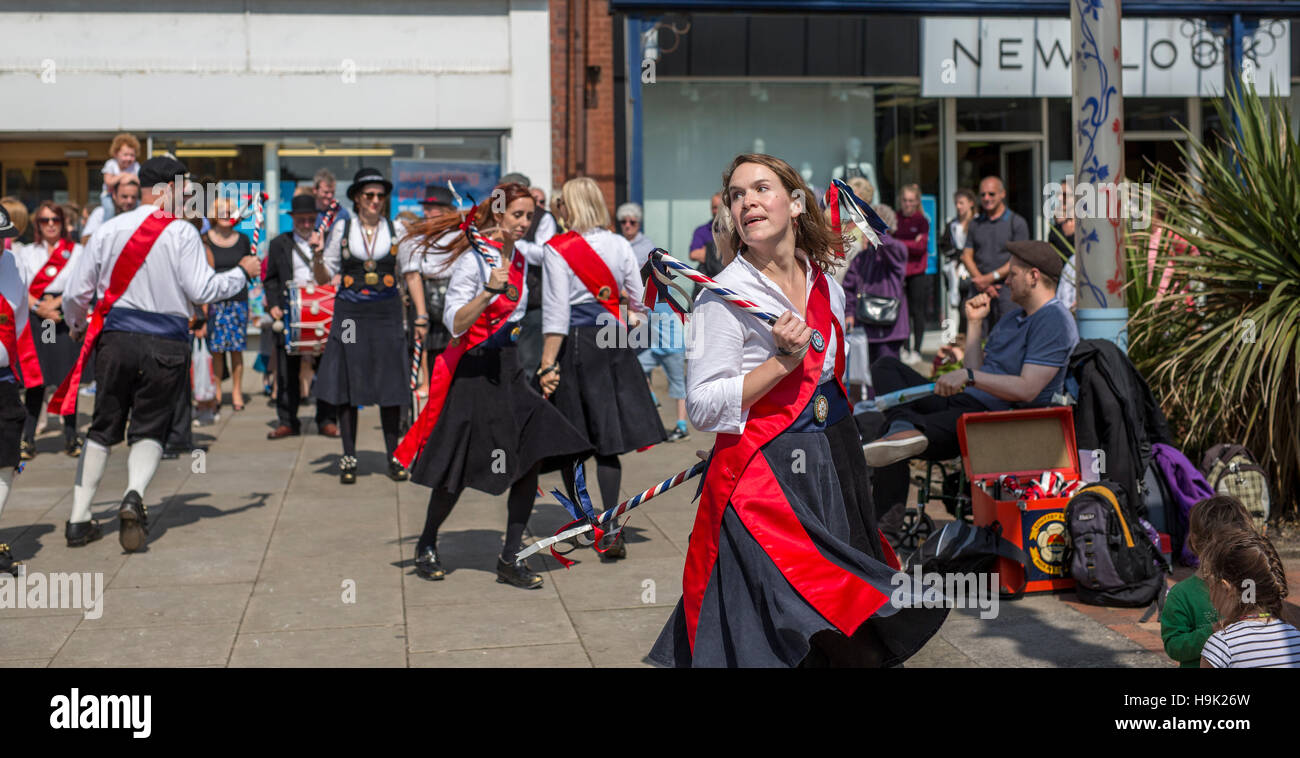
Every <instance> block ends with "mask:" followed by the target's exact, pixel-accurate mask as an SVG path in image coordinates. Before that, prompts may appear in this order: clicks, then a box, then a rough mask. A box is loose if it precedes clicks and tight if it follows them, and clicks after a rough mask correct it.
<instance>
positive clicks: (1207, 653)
mask: <svg viewBox="0 0 1300 758" xmlns="http://www.w3.org/2000/svg"><path fill="white" fill-rule="evenodd" d="M1201 657H1202V658H1204V659H1205V660H1207V661H1209V663H1210V665H1211V666H1213V667H1215V668H1216V669H1226V668H1230V667H1231V666H1232V651H1230V650H1229V649H1228V645H1227V642H1226V641H1225V640H1224V634H1223V632H1222V631H1218V632H1215V633H1214V634H1211V635H1210V638H1209V639H1207V640H1206V641H1205V646H1204V647H1202V648H1201Z"/></svg>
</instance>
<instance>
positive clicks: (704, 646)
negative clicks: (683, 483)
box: [648, 415, 948, 667]
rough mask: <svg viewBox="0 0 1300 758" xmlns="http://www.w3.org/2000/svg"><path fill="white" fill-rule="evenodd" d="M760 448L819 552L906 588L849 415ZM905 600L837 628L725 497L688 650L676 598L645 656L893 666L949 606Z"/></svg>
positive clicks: (693, 662)
mask: <svg viewBox="0 0 1300 758" xmlns="http://www.w3.org/2000/svg"><path fill="white" fill-rule="evenodd" d="M855 452H856V454H854V453H855ZM761 454H762V455H763V456H764V458H765V459H766V460H767V463H768V465H769V466H770V467H771V469H772V472H773V475H774V476H775V477H776V480H777V482H778V483H779V484H780V486H781V490H782V492H783V493H784V494H785V497H786V499H787V501H789V503H790V506H791V508H792V509H793V511H794V514H795V516H796V517H797V518H798V519H799V523H800V524H801V525H802V526H803V528H804V530H805V531H806V532H807V534H808V536H809V537H810V538H811V539H812V542H813V544H814V545H815V546H816V548H817V550H818V552H820V553H821V555H822V556H824V557H825V558H826V559H827V560H828V561H830V562H832V563H834V564H836V565H837V566H839V567H841V568H843V569H846V570H847V571H849V572H851V573H852V574H854V575H856V576H858V577H860V578H862V579H864V580H866V581H867V582H868V583H870V584H871V585H872V586H874V587H875V588H876V589H877V590H878V591H880V592H882V593H883V594H884V595H885V596H886V597H887V598H895V597H897V596H896V595H895V593H896V592H905V591H907V590H906V589H898V588H896V586H895V585H894V583H893V579H894V577H895V576H896V575H897V572H896V571H895V570H894V569H892V568H890V567H889V566H888V565H886V564H885V563H884V549H883V547H882V546H881V543H880V537H879V535H878V534H877V533H876V525H875V517H874V515H873V514H874V510H873V508H872V505H871V493H870V491H869V486H868V485H867V465H866V460H865V459H864V458H863V456H862V448H861V442H860V438H859V437H858V432H857V427H856V425H855V423H854V421H853V417H852V416H851V415H850V416H847V417H845V418H844V419H842V420H841V421H839V422H837V423H835V424H833V425H831V426H830V427H828V428H827V429H826V431H825V432H798V433H796V432H786V433H785V434H782V435H780V436H779V437H777V438H776V439H774V440H772V441H771V442H769V443H768V444H767V446H765V447H764V448H763V449H762V451H761ZM796 455H798V456H799V457H802V458H804V460H806V463H807V465H806V467H805V468H804V469H803V470H802V471H800V472H794V467H792V466H791V465H790V461H791V460H792V459H793V458H794V457H796ZM805 456H806V457H805ZM909 594H910V593H909ZM909 603H911V604H913V605H919V604H920V599H919V598H915V600H913V599H912V598H910V597H909V598H908V601H907V602H900V603H898V604H897V607H896V606H895V605H894V604H893V603H891V602H886V603H885V604H884V605H883V606H881V607H880V608H879V609H878V610H877V611H876V612H875V614H874V615H873V616H871V618H869V619H868V620H867V621H866V622H865V623H863V624H862V625H861V626H860V627H859V628H858V629H857V630H856V631H855V632H854V634H853V635H852V636H845V635H844V634H842V633H840V632H839V631H838V630H836V629H835V627H834V625H833V624H831V622H830V621H828V620H827V619H826V618H825V617H824V616H822V615H821V613H819V612H818V611H817V609H816V608H814V607H813V605H812V604H811V603H809V602H808V601H807V600H806V599H804V597H803V596H802V595H800V594H799V593H798V592H797V591H796V590H795V588H794V586H793V585H792V584H790V581H789V580H787V579H786V577H785V575H784V574H783V573H782V572H781V569H780V568H778V567H777V565H776V564H775V563H774V562H773V559H772V558H771V556H769V555H768V553H767V552H766V551H765V550H764V549H763V547H762V546H761V545H760V544H759V543H758V541H757V540H756V539H755V538H754V536H753V535H752V534H751V533H750V532H749V530H748V529H746V528H745V525H744V523H743V522H742V520H741V518H740V516H738V515H737V513H736V511H735V509H734V506H733V505H732V504H730V503H728V505H727V507H726V510H725V511H724V513H723V517H722V524H721V529H720V534H719V536H718V552H717V560H716V562H715V563H714V566H713V571H712V573H711V574H710V576H709V580H708V585H707V589H706V590H705V593H704V600H703V605H702V606H701V608H700V615H699V619H698V622H697V626H696V632H695V648H694V651H693V652H692V650H691V646H690V642H689V637H688V635H687V628H686V613H685V608H684V600H682V601H678V603H677V608H676V610H675V611H674V612H673V615H672V617H671V618H670V619H669V620H668V623H667V625H666V626H665V627H664V629H663V631H662V632H661V633H660V635H659V639H658V641H657V642H655V645H654V648H653V649H652V650H651V652H650V655H649V656H648V658H649V660H650V662H652V663H655V664H658V665H660V666H672V667H724V666H726V667H793V666H798V665H801V664H802V665H805V666H808V665H840V666H862V665H874V666H892V665H897V664H898V663H901V662H902V661H904V660H906V659H907V658H909V657H910V656H911V655H912V654H914V653H915V652H916V651H917V650H920V649H921V647H922V646H923V645H924V644H925V643H926V642H927V641H928V640H929V639H930V637H932V636H933V635H934V634H935V632H937V631H938V630H939V627H940V626H941V625H942V624H943V622H944V619H945V618H946V617H947V613H948V609H947V608H921V607H911V608H908V607H905V606H906V605H908V604H909ZM826 651H832V652H830V653H827V652H826Z"/></svg>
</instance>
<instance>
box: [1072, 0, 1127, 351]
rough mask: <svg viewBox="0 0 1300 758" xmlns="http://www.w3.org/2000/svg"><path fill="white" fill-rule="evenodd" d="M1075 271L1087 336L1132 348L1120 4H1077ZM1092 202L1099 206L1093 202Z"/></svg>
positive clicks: (1093, 0) (1105, 0)
mask: <svg viewBox="0 0 1300 758" xmlns="http://www.w3.org/2000/svg"><path fill="white" fill-rule="evenodd" d="M1070 30H1071V38H1072V45H1073V50H1074V65H1073V66H1071V67H1070V69H1071V76H1072V77H1073V91H1074V103H1073V106H1074V108H1073V113H1074V128H1075V142H1074V178H1075V184H1076V191H1075V193H1074V194H1075V201H1076V210H1077V211H1078V212H1079V213H1078V218H1076V220H1075V227H1074V228H1075V232H1074V247H1075V257H1074V260H1075V268H1076V270H1077V272H1078V291H1079V295H1078V298H1079V300H1078V303H1079V305H1078V318H1079V336H1080V337H1081V338H1083V339H1107V340H1111V341H1112V342H1114V343H1116V344H1117V345H1119V346H1120V347H1121V348H1123V347H1125V346H1126V344H1127V336H1126V331H1125V325H1126V323H1127V321H1128V309H1127V308H1126V307H1125V304H1124V295H1123V292H1122V291H1121V290H1122V288H1123V285H1124V260H1123V255H1124V226H1123V219H1122V216H1123V213H1124V212H1123V208H1122V205H1121V204H1122V201H1123V197H1122V196H1121V195H1122V194H1123V193H1117V187H1118V186H1119V185H1120V183H1122V182H1123V181H1124V93H1123V81H1122V79H1123V77H1122V69H1121V57H1120V3H1119V0H1071V2H1070ZM1090 199H1091V200H1090Z"/></svg>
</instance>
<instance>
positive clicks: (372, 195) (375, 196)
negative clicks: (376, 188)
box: [361, 192, 388, 200]
mask: <svg viewBox="0 0 1300 758" xmlns="http://www.w3.org/2000/svg"><path fill="white" fill-rule="evenodd" d="M361 196H362V197H364V198H365V199H367V200H383V199H384V198H386V197H388V193H387V192H362V193H361Z"/></svg>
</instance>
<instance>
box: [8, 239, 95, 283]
mask: <svg viewBox="0 0 1300 758" xmlns="http://www.w3.org/2000/svg"><path fill="white" fill-rule="evenodd" d="M82 249H83V248H82V247H81V245H79V244H77V245H73V246H72V251H71V253H70V254H69V255H68V261H67V263H65V264H63V269H62V270H61V271H59V274H58V276H56V277H54V281H52V282H50V286H48V287H46V288H45V291H46V292H47V293H49V294H51V295H57V294H60V293H61V292H63V288H64V287H65V286H67V283H68V277H69V276H71V275H72V266H73V264H74V263H76V262H77V259H78V258H80V257H81V251H82ZM16 257H17V259H18V265H19V266H20V267H21V268H22V270H23V277H24V278H25V279H26V280H27V281H28V282H34V281H36V275H37V274H38V273H40V270H41V269H43V268H45V262H46V261H48V260H49V259H50V248H48V247H46V246H45V243H43V242H33V243H32V244H30V245H26V246H24V247H23V248H22V249H21V250H19V251H18V254H17V256H16Z"/></svg>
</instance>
